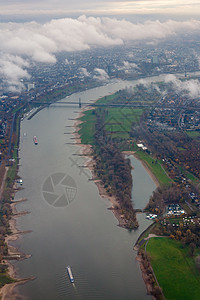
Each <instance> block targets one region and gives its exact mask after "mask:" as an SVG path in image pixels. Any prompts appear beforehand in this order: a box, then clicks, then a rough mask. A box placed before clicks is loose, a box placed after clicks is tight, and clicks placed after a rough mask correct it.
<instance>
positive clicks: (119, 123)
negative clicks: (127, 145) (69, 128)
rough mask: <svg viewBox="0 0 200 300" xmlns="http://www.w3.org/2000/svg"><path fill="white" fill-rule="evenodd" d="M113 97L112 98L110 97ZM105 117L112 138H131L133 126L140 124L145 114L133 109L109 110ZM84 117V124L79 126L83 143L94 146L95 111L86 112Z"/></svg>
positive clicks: (140, 110) (82, 118) (82, 119)
mask: <svg viewBox="0 0 200 300" xmlns="http://www.w3.org/2000/svg"><path fill="white" fill-rule="evenodd" d="M108 97H111V96H108ZM107 111H108V113H107V114H106V116H105V126H106V130H107V131H108V133H110V135H111V136H112V137H117V138H129V137H130V130H131V125H132V124H133V123H134V122H138V121H139V119H140V116H141V114H142V112H143V110H142V109H131V108H108V109H107ZM84 114H85V115H84V116H83V117H81V118H80V120H81V121H83V123H82V124H81V125H80V126H79V127H80V131H79V134H80V135H81V139H82V143H83V144H91V145H92V144H93V141H94V140H93V135H94V123H95V115H94V114H93V110H88V111H86V112H84Z"/></svg>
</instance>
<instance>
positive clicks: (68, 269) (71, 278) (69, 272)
mask: <svg viewBox="0 0 200 300" xmlns="http://www.w3.org/2000/svg"><path fill="white" fill-rule="evenodd" d="M67 272H68V275H69V279H70V281H71V283H73V282H74V277H73V274H72V270H71V268H70V266H68V267H67Z"/></svg>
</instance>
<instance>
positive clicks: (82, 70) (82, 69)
mask: <svg viewBox="0 0 200 300" xmlns="http://www.w3.org/2000/svg"><path fill="white" fill-rule="evenodd" d="M80 72H81V73H82V74H83V75H84V76H85V77H89V76H90V73H89V72H88V71H87V69H86V68H80Z"/></svg>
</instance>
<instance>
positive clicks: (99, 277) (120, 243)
mask: <svg viewBox="0 0 200 300" xmlns="http://www.w3.org/2000/svg"><path fill="white" fill-rule="evenodd" d="M148 80H149V79H148ZM151 80H152V79H151ZM134 84H136V82H133V83H130V82H123V81H120V82H115V83H111V84H109V85H106V86H103V87H98V88H95V89H91V90H87V91H85V92H80V93H76V94H73V95H71V96H69V97H67V98H66V101H72V102H73V101H74V102H77V99H79V98H81V100H82V101H83V102H84V101H87V102H88V101H94V100H96V99H98V98H99V97H101V96H104V95H108V94H109V93H113V92H115V91H117V90H118V89H120V88H124V87H126V86H128V85H134ZM63 101H64V100H63ZM78 112H79V108H78V106H77V105H76V106H75V105H72V106H71V107H70V106H66V107H65V108H64V107H61V106H59V104H57V105H53V106H51V107H49V108H44V109H43V110H41V111H40V112H39V113H38V114H36V115H35V116H34V117H33V118H32V119H31V120H27V119H24V120H23V121H22V122H21V138H20V151H19V157H20V167H19V175H20V176H21V178H22V180H23V187H24V189H23V190H21V191H18V192H17V193H16V196H15V200H18V199H20V198H22V197H26V198H27V201H26V202H22V203H19V204H18V205H17V209H18V210H19V211H21V210H23V211H24V210H27V211H29V212H30V213H29V214H27V215H24V216H22V217H20V218H18V219H17V228H18V229H19V230H32V232H31V233H29V234H25V235H23V236H22V237H21V238H19V239H18V240H17V241H16V242H13V243H12V244H13V245H14V246H16V247H18V248H19V249H20V250H21V251H22V252H25V253H27V254H31V255H32V256H31V258H29V259H26V260H23V261H19V262H15V263H14V266H15V268H16V271H17V274H18V276H19V277H29V276H32V275H33V276H36V279H35V280H33V281H30V282H28V283H26V284H25V285H23V286H18V287H17V289H18V291H19V293H20V294H21V295H22V296H24V297H25V298H26V299H30V300H36V299H37V300H40V299H41V300H53V299H70V300H73V299H83V300H85V299H91V300H95V299H101V300H102V299H104V300H111V299H113V300H118V299H120V300H121V299H123V300H124V299H126V300H128V299H135V300H139V299H141V300H145V299H150V296H148V295H147V294H146V287H145V284H144V282H143V279H142V276H141V272H140V268H139V264H138V262H137V261H136V252H135V251H134V250H133V246H134V244H135V242H136V240H137V238H138V236H139V235H140V233H141V232H142V231H143V230H144V229H146V227H147V226H148V225H149V224H150V221H148V220H146V219H145V216H144V214H138V216H137V217H138V220H139V224H140V227H139V229H138V230H136V231H132V232H129V231H128V230H125V229H123V228H120V227H118V226H117V224H118V221H117V220H116V218H115V217H114V215H113V213H112V211H111V210H108V208H109V207H110V206H111V204H110V203H109V201H108V200H107V199H102V198H101V197H100V196H99V193H98V189H97V187H96V185H95V183H94V182H92V181H89V180H88V179H89V178H90V177H91V174H90V171H89V170H88V169H86V168H82V167H81V166H83V165H84V163H85V161H84V158H83V157H81V156H79V154H80V147H79V146H77V145H74V144H73V143H74V139H73V138H74V135H73V131H74V128H73V125H74V120H73V119H74V118H76V117H77V113H78ZM33 136H37V139H38V145H35V144H34V142H33ZM131 161H132V164H133V165H134V170H133V172H134V173H133V180H134V186H133V200H134V202H135V208H143V207H144V206H145V204H146V203H147V202H148V199H149V196H150V195H151V193H152V191H153V190H154V189H155V184H154V182H153V181H152V179H151V178H150V177H149V175H148V174H147V172H146V170H145V169H144V167H143V166H142V164H141V163H140V162H138V161H137V160H136V159H134V158H133V157H131ZM145 178H146V179H145ZM144 180H147V181H148V184H142V182H144ZM61 183H62V184H61ZM134 191H135V192H134ZM68 265H70V266H71V268H72V272H73V275H74V278H75V284H71V283H70V281H69V277H68V274H67V271H66V266H68Z"/></svg>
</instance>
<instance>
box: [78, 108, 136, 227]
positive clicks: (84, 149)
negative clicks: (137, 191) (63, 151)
mask: <svg viewBox="0 0 200 300" xmlns="http://www.w3.org/2000/svg"><path fill="white" fill-rule="evenodd" d="M90 109H91V108H90V107H86V108H84V109H83V110H81V112H80V114H79V115H78V117H77V120H76V121H75V123H74V127H75V131H74V135H75V143H76V144H77V146H80V147H81V153H80V154H81V155H83V156H85V157H86V162H85V166H87V168H88V169H89V170H90V171H91V173H92V178H91V180H93V181H94V183H95V184H96V186H97V188H98V190H99V195H100V196H101V197H102V198H106V199H108V200H109V201H110V202H111V204H112V206H111V207H110V208H109V210H112V212H113V213H114V215H115V217H116V218H117V220H118V222H119V224H118V226H120V227H123V228H126V225H127V224H126V220H125V219H124V216H123V214H121V213H120V204H119V202H118V201H117V199H116V197H115V196H113V195H112V196H109V195H108V193H107V191H106V190H105V188H104V187H103V186H102V184H101V181H100V180H99V179H96V178H95V175H94V168H95V161H94V160H93V158H92V155H91V153H92V146H91V145H84V144H81V138H80V135H79V133H78V131H79V125H80V124H81V123H82V121H81V120H79V118H81V117H82V116H83V115H84V111H86V110H90ZM125 154H127V153H125ZM129 154H130V153H129ZM131 154H132V153H131ZM116 208H119V210H118V209H116Z"/></svg>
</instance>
